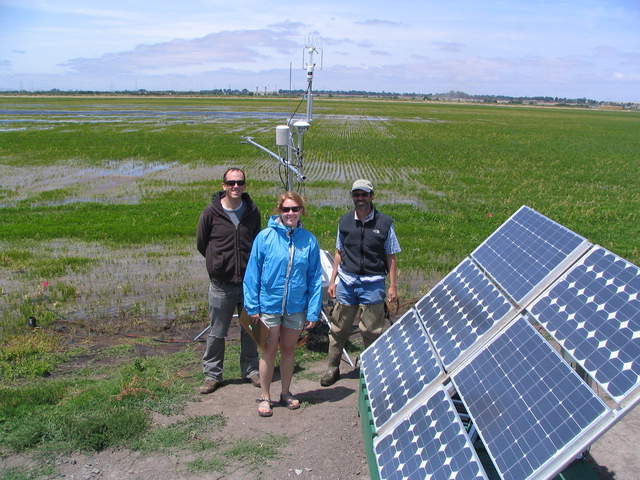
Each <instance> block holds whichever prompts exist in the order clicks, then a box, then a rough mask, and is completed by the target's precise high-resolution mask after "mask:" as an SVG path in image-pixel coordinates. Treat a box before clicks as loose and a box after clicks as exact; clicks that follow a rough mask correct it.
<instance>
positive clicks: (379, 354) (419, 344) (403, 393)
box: [360, 309, 442, 429]
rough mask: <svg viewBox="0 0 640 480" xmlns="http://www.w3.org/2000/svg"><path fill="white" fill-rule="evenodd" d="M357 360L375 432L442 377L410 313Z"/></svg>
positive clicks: (419, 326)
mask: <svg viewBox="0 0 640 480" xmlns="http://www.w3.org/2000/svg"><path fill="white" fill-rule="evenodd" d="M360 360H361V369H362V372H363V374H364V379H365V384H366V386H367V391H368V395H369V401H370V405H371V413H372V416H373V420H374V424H375V427H376V429H379V428H380V427H381V426H382V425H383V424H384V423H385V422H386V421H387V420H388V419H389V418H390V417H391V416H392V415H393V414H395V413H396V412H398V411H399V410H400V409H402V408H403V407H404V406H405V405H407V403H408V402H409V401H410V400H411V399H413V398H415V397H416V396H417V395H418V394H419V393H420V392H422V391H423V390H424V389H425V387H426V386H427V384H428V383H430V382H431V381H433V380H434V379H436V378H437V377H438V376H439V375H440V374H441V373H442V367H441V366H440V364H439V363H438V360H437V359H436V356H435V354H434V353H433V349H432V348H431V345H430V344H429V340H428V338H427V334H426V333H425V331H424V328H423V327H422V325H421V323H420V321H419V320H418V317H417V315H416V313H415V311H414V310H413V309H412V310H409V311H408V312H407V313H406V314H405V315H404V316H403V317H402V318H401V319H400V320H398V321H397V322H396V323H394V324H393V326H392V327H391V328H389V330H387V331H386V332H385V333H384V334H383V335H382V336H380V337H379V338H378V339H377V340H376V341H375V342H374V343H373V344H372V345H371V346H369V348H367V349H366V350H365V351H364V352H363V353H362V355H361V357H360Z"/></svg>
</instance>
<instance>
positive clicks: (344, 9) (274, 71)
mask: <svg viewBox="0 0 640 480" xmlns="http://www.w3.org/2000/svg"><path fill="white" fill-rule="evenodd" d="M309 37H313V38H314V41H315V43H317V44H319V45H321V46H322V49H323V69H322V70H319V71H317V74H316V80H315V83H314V86H315V87H316V88H318V89H332V90H351V89H355V90H376V91H382V90H385V91H394V92H418V93H435V92H446V91H449V90H461V91H464V92H467V93H471V94H494V95H513V96H535V95H546V96H558V97H571V98H576V97H588V98H594V99H598V100H615V101H634V102H640V0H582V1H577V0H576V1H568V0H565V1H563V0H554V1H551V0H527V1H525V0H509V1H507V0H485V1H484V2H479V1H477V0H474V1H471V0H450V1H444V0H438V1H436V0H425V1H405V0H397V1H394V2H389V1H378V0H370V1H360V0H355V1H345V0H342V1H335V0H329V1H318V2H310V1H306V0H298V1H297V2H290V1H288V0H281V1H278V2H271V1H268V0H261V1H258V0H249V1H241V0H240V1H237V2H230V1H228V0H225V1H218V0H182V1H173V2H163V1H154V2H151V1H145V0H126V1H121V0H111V1H108V2H107V1H100V2H98V1H91V0H82V1H81V0H0V90H2V89H5V90H6V89H19V88H23V89H27V90H34V89H50V88H59V89H97V90H114V89H115V90H119V89H138V88H146V89H149V90H152V89H176V90H190V89H193V90H200V89H209V88H228V87H232V88H247V89H249V90H255V89H256V88H258V89H260V90H263V89H264V88H265V87H266V88H267V89H269V90H272V89H276V88H288V86H289V65H290V63H292V64H293V67H294V69H295V70H294V75H293V79H294V81H293V87H294V88H303V87H304V73H303V72H302V70H301V66H302V47H303V46H304V44H305V43H306V41H307V39H308V38H309Z"/></svg>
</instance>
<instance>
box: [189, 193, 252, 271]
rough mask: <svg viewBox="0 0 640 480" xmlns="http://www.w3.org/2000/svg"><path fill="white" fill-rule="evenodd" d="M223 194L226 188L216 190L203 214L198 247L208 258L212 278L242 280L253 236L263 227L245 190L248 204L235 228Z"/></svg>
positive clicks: (198, 233)
mask: <svg viewBox="0 0 640 480" xmlns="http://www.w3.org/2000/svg"><path fill="white" fill-rule="evenodd" d="M224 196H225V192H224V191H221V192H218V193H215V194H214V195H213V198H212V199H211V203H210V204H209V205H208V206H207V207H206V208H205V209H204V210H203V212H202V214H201V215H200V220H199V222H198V231H197V246H198V251H199V252H200V253H201V254H202V255H203V256H204V257H205V258H206V263H207V272H208V273H209V278H210V279H211V280H217V281H219V282H227V283H242V279H243V277H244V271H245V269H246V268H247V261H248V260H249V254H250V253H251V246H252V244H253V239H254V238H256V235H257V234H258V232H259V231H260V212H259V211H258V207H256V205H255V204H254V203H253V200H251V197H250V196H249V194H248V193H243V194H242V200H243V202H244V203H245V205H246V208H245V210H244V213H243V215H242V218H241V219H240V223H239V224H238V226H237V228H236V226H235V225H234V224H233V222H232V221H231V219H230V218H229V216H228V215H227V214H226V213H225V211H224V209H223V208H222V203H221V202H220V200H221V199H222V198H223V197H224Z"/></svg>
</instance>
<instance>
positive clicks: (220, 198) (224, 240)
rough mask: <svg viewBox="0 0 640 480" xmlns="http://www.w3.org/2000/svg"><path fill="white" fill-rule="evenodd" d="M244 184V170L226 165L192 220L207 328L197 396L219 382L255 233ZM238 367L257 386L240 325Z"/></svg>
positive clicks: (251, 349) (252, 347)
mask: <svg viewBox="0 0 640 480" xmlns="http://www.w3.org/2000/svg"><path fill="white" fill-rule="evenodd" d="M245 188H246V185H245V175H244V172H243V171H242V170H240V169H239V168H230V169H228V170H227V171H226V172H225V173H224V175H223V177H222V191H221V192H218V193H216V194H214V195H213V198H212V200H211V203H210V204H209V205H208V206H207V208H205V209H204V211H203V212H202V214H201V215H200V221H199V222H198V233H197V245H198V251H199V252H200V253H201V254H202V255H203V256H204V257H205V258H206V264H207V272H208V273H209V279H210V283H209V321H210V322H211V328H210V329H209V335H208V336H207V347H206V349H205V352H204V355H203V357H202V370H203V372H204V376H205V381H204V384H203V385H202V386H201V387H200V393H203V394H205V393H211V392H213V391H214V390H215V389H216V388H218V387H219V386H220V384H221V383H222V371H223V366H224V350H225V337H226V336H227V331H228V330H229V324H230V323H231V318H232V317H233V313H234V310H238V311H239V310H240V309H241V308H242V303H243V299H242V279H243V277H244V272H245V269H246V267H247V261H248V259H249V254H250V253H251V246H252V244H253V239H254V238H255V237H256V235H257V234H258V232H259V231H260V212H259V211H258V208H257V207H256V205H255V204H254V203H253V201H252V200H251V197H250V196H249V194H248V193H246V192H245ZM240 369H241V371H242V376H243V378H245V379H247V380H248V381H250V382H251V383H252V384H253V385H255V386H256V387H260V378H259V374H258V351H257V348H256V344H255V342H254V341H253V340H252V339H251V337H250V336H249V335H248V334H247V333H246V332H245V331H244V330H243V329H241V333H240Z"/></svg>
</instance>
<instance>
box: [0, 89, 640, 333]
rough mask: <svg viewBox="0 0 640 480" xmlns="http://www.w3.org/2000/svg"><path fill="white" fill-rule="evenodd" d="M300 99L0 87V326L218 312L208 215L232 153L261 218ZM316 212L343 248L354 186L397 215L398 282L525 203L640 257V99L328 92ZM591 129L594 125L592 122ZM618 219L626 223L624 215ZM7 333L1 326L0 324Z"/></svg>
mask: <svg viewBox="0 0 640 480" xmlns="http://www.w3.org/2000/svg"><path fill="white" fill-rule="evenodd" d="M294 109H295V102H293V101H292V100H290V99H287V100H279V99H251V100H247V99H227V98H200V99H161V98H156V99H154V98H142V99H132V98H99V99H97V98H96V99H87V98H80V97H78V98H26V97H25V98H22V97H4V98H2V97H0V328H1V329H2V331H3V332H4V333H7V332H15V331H19V329H20V328H23V326H24V325H25V324H26V321H27V318H28V317H29V316H34V317H37V318H38V319H39V320H42V321H43V322H45V323H46V322H53V321H54V320H56V321H57V322H59V323H62V324H64V325H67V327H68V328H70V329H71V328H75V329H85V330H86V329H88V330H91V331H95V332H116V331H126V330H141V329H148V330H153V331H162V330H163V329H164V328H171V329H172V328H174V327H175V326H176V325H187V324H191V325H194V326H195V325H198V326H199V325H203V324H204V322H205V321H206V305H205V301H206V288H207V278H206V273H205V268H204V261H203V259H202V258H201V257H200V255H199V254H198V253H197V252H196V250H195V227H196V222H197V220H198V216H199V214H200V212H201V211H202V209H203V208H204V207H205V206H206V204H207V203H208V201H209V199H210V196H211V194H212V192H214V191H215V190H217V189H218V188H219V187H220V181H221V177H222V174H223V172H224V171H225V169H226V168H227V167H229V166H232V165H233V166H237V167H240V168H243V169H245V171H246V172H247V177H248V180H249V189H248V190H249V192H250V193H251V195H252V196H253V197H254V199H255V200H256V201H257V203H258V205H259V206H260V208H261V210H262V212H263V219H264V221H265V223H266V218H267V216H268V215H269V214H270V213H271V210H272V207H273V202H274V199H275V197H276V195H277V194H278V193H279V192H280V191H281V189H282V186H281V175H282V172H281V171H279V169H278V166H277V163H276V162H275V161H274V160H273V159H271V158H270V157H267V156H266V155H264V154H263V153H261V152H259V151H258V150H256V149H255V148H253V147H252V146H250V145H247V144H243V143H242V137H243V136H251V137H254V138H255V139H256V141H258V142H260V143H261V144H263V145H266V146H268V147H270V148H275V147H274V141H275V125H276V124H278V123H284V122H286V120H287V119H288V118H289V117H290V115H291V113H290V112H292V111H294ZM316 112H317V114H316V115H315V119H314V124H313V128H312V129H311V130H310V132H309V133H308V134H307V136H306V138H305V152H306V157H305V174H306V176H307V177H308V182H307V183H306V185H305V186H303V187H302V191H303V193H304V194H305V196H306V197H307V201H308V206H309V209H308V210H309V215H307V217H306V218H305V220H304V221H305V226H307V228H309V229H310V230H311V231H312V232H314V233H315V234H316V235H317V236H318V238H319V240H320V242H321V245H322V247H323V248H325V249H328V250H333V247H334V242H335V229H336V224H337V220H338V218H339V216H340V215H341V214H342V213H343V212H345V211H347V209H348V208H349V207H350V205H351V200H350V197H349V185H350V183H351V182H352V181H353V180H354V179H356V178H368V179H370V180H372V181H373V183H374V185H375V186H376V204H377V206H378V207H380V208H381V209H382V210H383V211H384V212H385V213H389V214H391V215H392V216H393V217H394V219H395V220H396V229H397V231H398V234H399V238H400V242H401V246H402V249H403V252H402V254H401V256H400V272H401V274H400V289H401V295H402V296H403V298H404V299H405V300H407V301H409V300H411V299H415V298H416V297H418V296H419V295H421V294H422V293H424V292H426V291H427V290H428V289H429V288H430V287H431V286H432V285H433V284H434V283H436V282H437V281H438V279H439V278H441V277H442V275H443V274H445V273H446V272H448V271H449V270H450V269H451V268H452V267H453V266H455V265H456V264H457V263H458V262H459V261H460V260H461V259H462V258H463V257H464V256H466V255H467V254H468V253H469V252H470V251H471V250H472V249H473V248H475V246H477V244H478V243H479V242H480V241H481V240H482V239H483V238H484V237H485V236H486V235H487V234H488V233H489V232H490V231H492V230H494V229H495V228H496V227H497V226H498V225H499V224H500V223H501V222H502V221H503V220H504V219H505V218H507V217H508V216H509V215H510V214H511V213H513V211H515V210H516V209H517V208H518V207H519V206H520V205H522V204H528V205H530V206H532V207H534V208H537V209H538V210H540V211H542V212H544V213H546V214H548V215H549V216H551V217H553V218H556V219H558V220H559V221H562V222H563V223H564V224H566V225H568V226H570V227H572V228H575V229H576V231H578V232H580V233H582V234H584V235H585V236H587V237H589V238H590V239H593V240H594V241H598V242H601V243H602V244H604V245H605V246H607V247H608V248H610V249H612V250H614V251H616V253H619V254H620V255H622V256H625V257H626V258H629V259H631V260H632V261H637V260H639V259H640V252H639V251H638V248H637V244H636V243H635V242H633V241H631V240H630V239H633V238H637V237H638V234H640V231H639V228H640V227H638V225H640V222H639V221H638V220H640V219H639V218H638V215H639V214H638V212H639V211H640V208H638V207H640V194H639V193H638V191H637V189H630V188H629V187H628V185H629V184H628V182H626V180H625V179H627V178H632V177H633V178H637V177H638V175H639V172H638V168H639V167H638V164H637V162H636V161H635V159H634V158H632V155H631V152H636V151H637V150H638V148H640V145H638V137H637V135H636V133H637V127H638V125H640V122H639V121H638V116H637V115H635V116H634V115H632V114H625V113H611V112H609V113H603V112H572V111H564V110H551V109H549V110H545V109H523V108H521V109H517V108H498V107H483V106H464V105H442V104H440V105H430V104H425V103H417V102H413V103H412V102H390V101H386V102H376V101H366V100H359V101H351V100H335V99H319V100H318V101H317V108H316ZM586 132H589V133H586ZM604 152H606V154H605V153H604ZM614 227H615V228H614ZM0 333H2V332H0Z"/></svg>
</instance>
